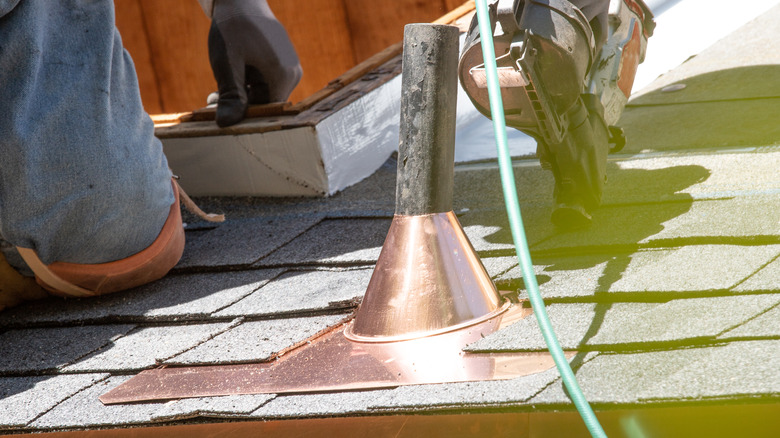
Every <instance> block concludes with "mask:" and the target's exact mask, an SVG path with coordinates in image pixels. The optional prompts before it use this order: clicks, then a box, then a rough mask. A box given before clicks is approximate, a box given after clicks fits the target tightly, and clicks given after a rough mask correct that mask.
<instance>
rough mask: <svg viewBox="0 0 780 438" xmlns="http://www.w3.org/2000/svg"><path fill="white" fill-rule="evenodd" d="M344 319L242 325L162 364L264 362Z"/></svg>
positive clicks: (284, 320)
mask: <svg viewBox="0 0 780 438" xmlns="http://www.w3.org/2000/svg"><path fill="white" fill-rule="evenodd" d="M345 317H346V315H326V316H315V317H308V318H295V319H271V320H264V321H251V322H245V323H243V324H239V325H238V326H236V327H233V328H231V329H230V330H228V331H226V332H225V333H222V334H220V335H219V336H216V337H214V339H211V340H209V341H208V342H204V343H203V344H201V345H198V346H197V347H195V348H193V349H191V350H188V351H186V352H184V353H182V354H179V355H177V356H175V357H172V358H170V359H168V360H167V361H166V363H169V364H186V365H195V364H215V363H239V362H260V361H266V360H269V359H271V358H272V357H273V356H274V355H275V354H276V353H279V352H280V351H282V350H285V349H287V348H289V347H291V346H293V345H295V344H297V343H299V342H302V341H305V340H306V339H307V338H309V337H311V336H312V335H314V334H316V333H318V332H320V331H322V330H325V329H326V328H328V327H330V326H332V325H335V324H337V323H338V322H339V321H341V320H343V319H344V318H345Z"/></svg>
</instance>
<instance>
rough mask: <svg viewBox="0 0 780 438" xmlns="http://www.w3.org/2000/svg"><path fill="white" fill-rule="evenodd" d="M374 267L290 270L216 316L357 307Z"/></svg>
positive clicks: (257, 314)
mask: <svg viewBox="0 0 780 438" xmlns="http://www.w3.org/2000/svg"><path fill="white" fill-rule="evenodd" d="M372 272H373V269H366V268H364V269H351V270H331V271H328V270H320V271H291V272H287V273H285V274H284V275H282V276H281V277H279V278H277V279H276V280H275V281H273V282H272V283H270V284H268V285H267V286H265V287H262V288H260V289H258V290H257V291H256V292H254V293H252V294H251V295H249V296H247V297H246V298H244V299H243V300H241V301H239V302H237V303H235V304H233V305H232V306H230V307H227V308H225V309H223V310H221V311H220V312H218V313H217V314H216V316H226V317H230V316H268V315H283V314H294V313H301V312H307V311H322V310H323V309H330V308H345V307H346V308H350V307H356V305H357V303H359V302H360V300H361V299H362V298H363V294H364V293H365V292H366V287H367V286H368V282H369V280H370V279H371V274H372Z"/></svg>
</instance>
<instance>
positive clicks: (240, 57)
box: [208, 0, 303, 127]
mask: <svg viewBox="0 0 780 438" xmlns="http://www.w3.org/2000/svg"><path fill="white" fill-rule="evenodd" d="M211 18H212V20H211V30H210V31H209V41H208V45H209V60H210V61H211V69H212V71H213V72H214V78H215V79H216V80H217V85H218V88H219V101H218V103H217V125H219V126H223V127H224V126H230V125H233V124H235V123H238V122H240V121H241V120H243V119H244V115H245V113H246V109H247V106H248V105H249V104H250V103H251V104H264V103H271V102H285V101H286V100H287V98H288V97H289V96H290V93H291V92H292V90H293V88H295V86H296V85H297V84H298V82H299V81H300V79H301V75H302V73H303V71H302V69H301V64H300V62H299V60H298V55H297V54H296V53H295V48H294V47H293V45H292V42H290V38H289V36H288V35H287V31H285V29H284V27H283V26H282V24H281V23H279V21H278V20H277V19H276V17H275V16H274V14H273V12H271V8H269V7H268V3H267V2H266V0H215V1H214V6H213V11H212V17H211Z"/></svg>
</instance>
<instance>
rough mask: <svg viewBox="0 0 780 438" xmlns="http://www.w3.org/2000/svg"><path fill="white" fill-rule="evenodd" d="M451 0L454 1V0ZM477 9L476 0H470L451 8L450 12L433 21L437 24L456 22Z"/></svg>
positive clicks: (469, 15)
mask: <svg viewBox="0 0 780 438" xmlns="http://www.w3.org/2000/svg"><path fill="white" fill-rule="evenodd" d="M445 1H447V0H445ZM449 1H450V2H452V1H453V0H449ZM458 1H459V0H458ZM475 9H476V8H475V5H474V0H469V1H467V2H465V3H462V4H460V5H459V6H457V7H455V8H452V9H449V12H447V13H446V14H444V15H442V16H441V17H439V18H438V19H436V20H434V21H433V22H434V23H437V24H455V23H457V22H458V21H460V20H461V19H463V18H464V17H466V16H468V17H471V15H472V14H473V13H474V10H475ZM469 19H470V18H469ZM461 31H463V29H461Z"/></svg>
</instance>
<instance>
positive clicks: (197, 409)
mask: <svg viewBox="0 0 780 438" xmlns="http://www.w3.org/2000/svg"><path fill="white" fill-rule="evenodd" d="M275 397H276V396H275V395H274V394H253V395H227V396H222V397H204V398H185V399H181V400H173V401H170V402H168V403H165V404H164V405H163V406H162V407H161V408H160V409H159V410H158V411H157V412H155V413H154V414H153V415H152V420H153V421H171V420H182V419H187V418H197V417H218V418H230V417H245V416H247V415H249V414H251V413H252V412H253V411H255V410H257V409H259V408H260V407H261V406H263V405H264V404H266V403H268V402H269V401H270V400H273V399H274V398H275Z"/></svg>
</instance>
